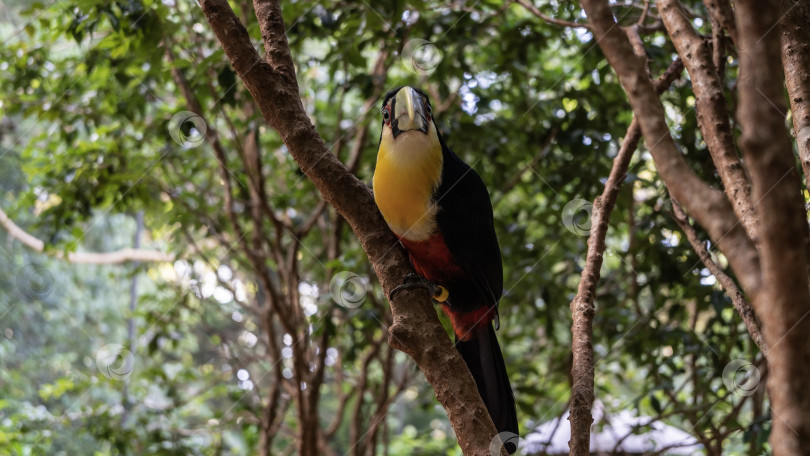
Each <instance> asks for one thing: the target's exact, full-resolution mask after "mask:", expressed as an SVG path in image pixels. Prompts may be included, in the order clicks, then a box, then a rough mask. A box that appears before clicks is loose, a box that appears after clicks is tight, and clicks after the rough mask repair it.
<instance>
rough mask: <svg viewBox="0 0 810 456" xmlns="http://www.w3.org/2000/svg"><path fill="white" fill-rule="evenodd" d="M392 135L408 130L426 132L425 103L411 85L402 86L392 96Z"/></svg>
mask: <svg viewBox="0 0 810 456" xmlns="http://www.w3.org/2000/svg"><path fill="white" fill-rule="evenodd" d="M392 126H393V131H394V137H396V136H397V135H398V134H399V133H401V132H404V131H410V130H420V131H422V132H423V133H427V119H426V113H425V103H424V101H423V100H422V96H421V95H419V93H418V92H416V91H415V90H413V89H412V88H411V87H403V88H402V89H400V90H399V92H397V96H396V97H395V98H394V125H392Z"/></svg>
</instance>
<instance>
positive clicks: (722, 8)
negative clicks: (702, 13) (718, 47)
mask: <svg viewBox="0 0 810 456" xmlns="http://www.w3.org/2000/svg"><path fill="white" fill-rule="evenodd" d="M703 4H704V5H706V9H707V10H708V11H709V15H711V17H712V21H713V22H717V23H718V24H720V27H721V28H723V29H724V30H725V31H726V32H728V36H730V37H731V41H732V42H734V45H735V46H736V45H737V25H736V24H735V23H734V10H733V9H732V8H731V2H729V0H703Z"/></svg>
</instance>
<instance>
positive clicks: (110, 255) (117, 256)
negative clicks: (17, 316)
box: [0, 209, 174, 264]
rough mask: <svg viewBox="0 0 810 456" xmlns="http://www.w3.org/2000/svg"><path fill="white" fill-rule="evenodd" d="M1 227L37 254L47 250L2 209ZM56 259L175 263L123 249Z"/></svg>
mask: <svg viewBox="0 0 810 456" xmlns="http://www.w3.org/2000/svg"><path fill="white" fill-rule="evenodd" d="M0 225H2V226H3V228H5V230H6V232H8V235H9V236H11V237H12V238H13V239H17V240H18V241H20V242H21V243H22V244H23V245H24V246H26V247H29V248H31V249H33V250H36V251H37V252H42V251H44V250H45V242H44V241H42V240H41V239H38V238H36V237H34V236H32V235H31V234H28V233H27V232H26V231H25V230H23V229H22V228H20V227H19V226H17V224H16V223H14V221H12V220H11V219H10V218H8V215H6V213H5V212H4V211H3V210H2V209H0ZM53 255H54V256H55V257H56V258H60V259H67V261H69V262H71V263H77V264H121V263H127V262H130V261H143V262H147V263H165V262H171V261H174V257H172V256H171V255H169V254H168V253H163V252H159V251H157V250H141V249H121V250H116V251H114V252H68V254H67V255H65V254H64V252H54V253H53Z"/></svg>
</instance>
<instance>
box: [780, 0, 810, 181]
mask: <svg viewBox="0 0 810 456" xmlns="http://www.w3.org/2000/svg"><path fill="white" fill-rule="evenodd" d="M782 7H783V9H784V11H785V15H784V17H783V18H782V19H781V20H780V21H779V24H780V25H781V32H782V63H783V65H784V68H785V85H786V86H787V91H788V98H789V99H790V110H791V112H792V113H793V132H794V135H795V136H796V142H797V145H798V148H799V159H800V160H801V163H802V169H803V170H804V176H805V185H809V186H810V5H808V4H807V2H806V1H800V0H783V1H782Z"/></svg>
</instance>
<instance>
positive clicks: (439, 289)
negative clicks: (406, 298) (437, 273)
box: [388, 274, 450, 302]
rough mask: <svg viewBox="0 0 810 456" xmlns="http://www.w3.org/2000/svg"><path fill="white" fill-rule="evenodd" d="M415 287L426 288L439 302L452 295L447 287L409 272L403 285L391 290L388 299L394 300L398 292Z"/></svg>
mask: <svg viewBox="0 0 810 456" xmlns="http://www.w3.org/2000/svg"><path fill="white" fill-rule="evenodd" d="M414 288H424V289H426V290H427V291H428V293H430V296H431V297H433V299H435V300H436V301H438V302H445V301H447V298H448V297H449V296H450V292H448V291H447V288H445V287H443V286H441V285H436V284H435V283H433V282H431V281H429V280H427V279H425V278H424V277H422V276H420V275H418V274H408V275H406V276H405V279H404V280H403V283H402V285H399V286H397V287H395V288H394V289H393V290H391V293H390V294H389V295H388V299H389V300H391V301H393V300H394V295H396V294H397V293H398V292H400V291H402V290H413V289H414Z"/></svg>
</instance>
